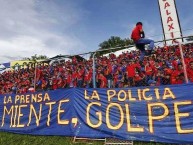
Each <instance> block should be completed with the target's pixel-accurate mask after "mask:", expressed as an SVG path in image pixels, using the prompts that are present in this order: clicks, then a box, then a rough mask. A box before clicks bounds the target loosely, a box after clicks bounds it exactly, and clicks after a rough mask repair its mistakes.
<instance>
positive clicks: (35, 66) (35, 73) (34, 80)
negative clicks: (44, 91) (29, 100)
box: [34, 62, 36, 91]
mask: <svg viewBox="0 0 193 145" xmlns="http://www.w3.org/2000/svg"><path fill="white" fill-rule="evenodd" d="M34 71H35V72H34V73H35V74H34V91H36V62H35V66H34Z"/></svg>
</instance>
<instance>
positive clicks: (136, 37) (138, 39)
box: [131, 22, 154, 61]
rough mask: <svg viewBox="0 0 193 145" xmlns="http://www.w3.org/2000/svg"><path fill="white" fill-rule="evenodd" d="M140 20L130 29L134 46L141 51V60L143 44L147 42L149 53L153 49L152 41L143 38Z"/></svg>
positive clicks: (141, 57)
mask: <svg viewBox="0 0 193 145" xmlns="http://www.w3.org/2000/svg"><path fill="white" fill-rule="evenodd" d="M142 26H143V24H142V22H137V24H136V27H135V28H134V29H133V30H132V33H131V39H132V40H133V41H134V43H135V45H136V47H137V48H138V49H139V50H140V51H141V55H140V61H143V59H144V56H145V45H146V44H149V53H148V55H150V54H151V53H152V50H153V49H154V41H153V40H151V39H147V38H145V33H144V31H143V27H142Z"/></svg>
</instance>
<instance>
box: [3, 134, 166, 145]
mask: <svg viewBox="0 0 193 145" xmlns="http://www.w3.org/2000/svg"><path fill="white" fill-rule="evenodd" d="M72 141H73V138H72V137H61V136H33V135H20V134H13V133H6V132H0V145H72V144H74V143H73V142H72ZM84 144H86V143H76V144H74V145H84ZM103 144H104V143H103V142H99V141H98V142H93V145H103ZM134 145H166V144H161V143H146V142H134ZM167 145H168V144H167Z"/></svg>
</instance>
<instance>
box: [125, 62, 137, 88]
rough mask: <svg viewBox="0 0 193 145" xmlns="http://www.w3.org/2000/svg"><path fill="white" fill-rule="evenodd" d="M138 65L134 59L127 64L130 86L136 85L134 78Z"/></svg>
mask: <svg viewBox="0 0 193 145" xmlns="http://www.w3.org/2000/svg"><path fill="white" fill-rule="evenodd" d="M136 67H137V64H135V63H134V61H133V60H130V61H129V64H128V66H127V72H126V74H127V80H128V85H129V86H134V79H133V78H134V76H135V70H136Z"/></svg>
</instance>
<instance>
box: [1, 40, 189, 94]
mask: <svg viewBox="0 0 193 145" xmlns="http://www.w3.org/2000/svg"><path fill="white" fill-rule="evenodd" d="M182 48H183V53H184V60H185V64H186V72H187V76H188V81H189V82H193V44H184V45H183V46H182ZM139 56H140V51H138V50H135V51H131V52H128V51H127V52H123V53H122V54H120V55H119V56H116V55H115V54H109V56H108V57H107V56H100V57H97V58H96V59H95V61H96V62H95V64H96V86H97V87H98V88H121V87H139V86H160V85H172V84H183V83H186V82H185V77H184V71H183V65H182V60H181V57H180V49H179V46H165V47H157V48H156V49H155V54H152V55H150V56H146V57H145V58H144V61H143V63H139ZM92 65H93V60H92V59H89V60H83V61H78V60H77V59H76V58H75V57H74V58H72V60H68V61H63V62H60V63H54V64H52V65H43V64H38V65H37V66H36V69H35V68H34V67H29V66H28V67H26V68H22V69H19V70H13V71H7V72H4V73H2V74H0V94H11V93H14V94H18V93H27V92H34V91H46V90H56V89H59V88H72V87H81V88H92V87H93V82H92V81H93V78H92V76H93V68H92ZM34 83H35V85H34ZM34 86H35V89H34Z"/></svg>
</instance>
